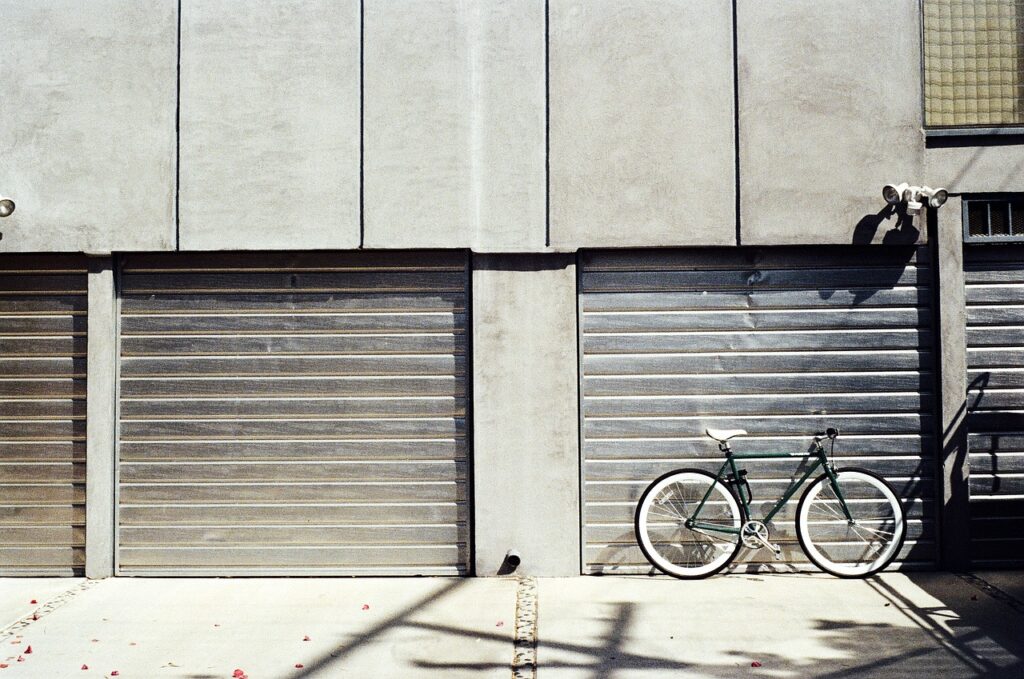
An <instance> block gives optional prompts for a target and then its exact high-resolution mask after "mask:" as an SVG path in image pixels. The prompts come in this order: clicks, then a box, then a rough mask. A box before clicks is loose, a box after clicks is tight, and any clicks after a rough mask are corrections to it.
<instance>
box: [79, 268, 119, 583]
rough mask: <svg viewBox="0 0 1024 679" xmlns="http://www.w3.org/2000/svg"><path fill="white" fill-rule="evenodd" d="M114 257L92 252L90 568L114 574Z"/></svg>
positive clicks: (100, 574) (95, 573)
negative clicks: (96, 255)
mask: <svg viewBox="0 0 1024 679" xmlns="http://www.w3.org/2000/svg"><path fill="white" fill-rule="evenodd" d="M115 308H116V299H115V293H114V267H113V262H112V260H111V258H110V257H91V258H89V325H88V334H89V343H88V347H89V348H88V352H89V354H88V357H87V362H88V365H89V379H88V380H87V389H88V393H87V401H86V407H87V409H88V410H87V413H86V417H87V422H88V427H87V429H86V441H85V445H86V460H87V462H88V464H86V468H85V471H86V498H85V510H86V519H85V529H86V533H85V574H86V576H87V577H90V578H106V577H109V576H111V575H113V574H114V533H115V526H114V475H115V472H114V468H115V464H116V462H115V456H116V454H115V452H114V451H115V442H114V438H115V434H114V432H115V430H116V428H117V421H116V420H117V418H116V417H115V414H114V403H115V402H116V401H117V396H116V387H115V384H114V383H115V381H116V377H115V375H116V374H117V330H116V327H117V319H116V313H115Z"/></svg>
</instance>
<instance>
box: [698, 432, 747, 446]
mask: <svg viewBox="0 0 1024 679" xmlns="http://www.w3.org/2000/svg"><path fill="white" fill-rule="evenodd" d="M704 433H705V434H707V435H708V436H710V437H711V438H713V439H715V440H716V441H718V442H719V443H725V442H726V441H728V440H729V439H731V438H733V437H734V436H746V435H747V430H746V429H705V430H704Z"/></svg>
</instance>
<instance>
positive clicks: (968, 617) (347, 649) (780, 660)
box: [290, 573, 1024, 679]
mask: <svg viewBox="0 0 1024 679" xmlns="http://www.w3.org/2000/svg"><path fill="white" fill-rule="evenodd" d="M908 577H909V580H910V582H911V583H912V584H913V586H915V588H916V591H915V592H914V593H913V596H911V595H909V594H908V593H906V592H902V591H900V590H899V589H898V583H905V582H907V581H906V580H896V581H893V580H891V579H887V578H885V577H882V578H872V579H869V580H868V581H867V584H868V586H869V587H870V589H871V590H873V594H872V595H871V596H874V595H877V597H878V599H877V601H878V605H879V606H884V607H892V608H891V609H890V611H891V614H890V615H889V616H888V617H887V618H886V619H887V620H890V621H891V622H864V621H859V620H849V619H841V618H836V617H828V616H827V610H828V609H827V602H822V611H823V613H825V614H824V615H823V616H822V617H820V618H816V619H814V620H813V621H809V623H808V625H807V627H806V629H807V630H808V635H807V636H808V638H806V639H800V640H794V641H800V642H803V646H802V648H801V649H800V650H799V651H798V650H795V649H793V648H791V649H789V650H787V648H786V647H785V644H782V648H780V649H779V650H778V651H775V652H762V651H759V650H758V648H757V646H758V645H761V646H764V645H765V642H764V641H763V639H762V640H761V641H759V642H757V643H756V644H748V643H746V642H745V641H744V638H745V636H746V632H747V630H748V629H751V626H759V627H761V628H767V627H769V626H770V625H771V624H772V621H771V620H758V619H745V620H742V621H736V623H735V625H734V626H733V627H732V628H730V629H723V635H727V636H729V638H728V639H727V642H726V643H725V645H724V648H725V649H727V650H724V651H722V652H719V653H717V654H713V655H711V656H709V657H713V658H715V660H714V661H711V662H707V661H704V660H698V658H700V656H701V655H702V652H701V649H696V651H695V648H694V642H693V641H689V642H687V640H686V638H685V637H676V639H677V640H674V641H671V642H670V641H669V639H671V637H669V636H668V635H669V633H670V631H671V630H662V631H664V637H665V638H664V639H663V640H660V641H659V640H657V639H653V640H652V635H651V627H650V625H649V624H648V625H647V626H646V627H645V626H643V625H641V624H640V623H642V622H644V621H643V620H642V616H643V615H644V611H643V609H642V606H641V605H639V604H637V603H635V602H615V603H610V604H608V609H607V613H606V614H604V615H602V616H601V617H600V619H599V620H598V621H597V622H598V623H599V624H601V625H603V627H602V628H601V629H603V631H602V632H600V633H594V634H590V635H584V634H583V633H580V634H579V635H578V636H576V637H574V638H564V637H563V638H550V637H549V636H547V635H545V629H544V615H543V608H544V604H543V601H541V602H539V608H540V610H541V615H540V623H539V630H538V636H539V639H538V646H539V648H538V658H537V661H538V668H537V675H536V676H538V677H539V679H548V678H549V677H550V678H559V677H572V678H573V679H634V678H638V677H652V678H653V677H669V676H671V677H696V676H702V677H723V678H724V677H735V676H751V677H759V676H760V677H769V676H772V677H779V676H792V677H829V678H830V679H853V678H860V677H984V678H987V679H1004V678H1005V679H1009V678H1011V677H1012V678H1014V679H1020V678H1021V677H1024V635H1022V634H1020V629H1021V628H1022V627H1024V615H1022V614H1021V613H1020V612H1019V611H1018V610H1013V609H1012V608H1011V607H1009V606H1006V605H1005V604H1004V603H1002V602H1000V601H996V600H994V599H992V598H991V597H988V596H987V595H986V594H985V593H984V592H982V591H981V590H980V589H977V588H973V587H971V586H970V585H969V584H967V583H966V582H965V581H962V580H960V579H958V578H954V577H951V576H950V575H949V574H939V573H921V574H911V575H910V576H908ZM464 582H465V581H462V580H459V581H454V582H451V583H449V584H446V585H445V586H444V587H442V588H440V589H439V590H438V591H436V592H434V593H433V594H431V595H430V596H427V597H424V598H422V599H421V600H419V601H417V602H415V603H413V604H411V605H409V606H407V607H405V608H404V609H402V610H401V611H400V612H398V613H396V614H395V615H393V616H391V617H389V618H388V619H386V620H384V621H382V622H380V623H378V624H377V625H375V626H373V627H372V628H370V629H368V630H367V631H365V632H363V633H361V634H358V635H356V636H355V637H353V638H351V639H349V640H347V641H346V642H345V643H344V644H342V645H340V646H338V647H337V648H335V649H334V650H333V651H332V652H331V653H330V654H329V655H326V656H324V657H322V658H321V659H319V660H318V661H316V662H312V663H308V664H307V666H306V667H305V668H304V669H302V670H301V671H296V673H295V674H293V675H290V676H292V677H294V678H295V679H299V678H301V677H307V676H311V675H313V674H317V675H319V676H334V673H336V672H338V671H343V669H344V665H343V663H344V661H345V659H346V657H347V656H349V655H350V654H351V653H353V652H354V651H356V650H357V649H359V648H360V647H361V646H364V645H365V644H367V643H372V642H375V641H376V642H377V643H379V639H378V637H381V636H382V635H383V634H384V633H386V632H388V631H390V630H393V629H396V628H403V629H406V630H416V631H418V632H423V633H425V634H429V635H430V636H432V637H438V638H441V637H446V638H448V639H459V638H462V639H465V640H466V641H467V642H472V641H477V640H484V641H490V642H499V643H508V645H509V656H508V660H509V661H508V662H507V663H503V662H465V661H459V660H455V659H454V658H453V659H450V660H445V658H443V657H441V658H437V659H434V658H429V657H427V654H426V652H425V653H424V655H423V656H422V657H420V658H410V660H409V662H410V668H413V667H415V668H417V669H419V670H423V671H427V672H431V673H436V675H437V676H448V675H449V674H453V673H463V674H472V673H485V672H493V673H499V672H502V671H511V670H512V669H513V667H512V644H511V643H509V635H508V634H507V633H505V634H499V633H495V632H483V631H481V630H478V629H471V628H469V627H463V626H459V625H446V624H435V623H432V622H425V621H422V620H416V619H414V618H413V616H414V614H416V613H418V612H421V611H422V610H423V609H425V608H427V607H428V606H431V605H434V604H437V603H440V602H442V600H444V599H445V598H446V597H448V596H449V595H451V594H452V593H453V592H454V590H456V589H457V588H459V587H460V585H461V584H462V583H464ZM894 582H895V583H897V584H894ZM951 582H952V583H953V584H952V585H951V584H950V583H951ZM922 601H924V602H926V603H922ZM784 614H785V613H784V612H780V615H784ZM686 615H692V612H691V611H680V616H681V617H682V616H686ZM717 620H718V621H719V622H721V617H720V616H719V617H718V618H717ZM691 622H692V620H691ZM659 634H660V632H659ZM645 635H646V636H645ZM807 648H812V649H814V650H813V652H811V653H808V652H807ZM672 649H678V650H679V655H680V656H681V657H673V653H672ZM704 655H706V654H704ZM755 661H756V662H758V663H760V666H757V667H754V666H751V663H752V662H755Z"/></svg>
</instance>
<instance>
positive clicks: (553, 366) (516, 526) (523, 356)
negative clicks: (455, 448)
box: [472, 255, 580, 576]
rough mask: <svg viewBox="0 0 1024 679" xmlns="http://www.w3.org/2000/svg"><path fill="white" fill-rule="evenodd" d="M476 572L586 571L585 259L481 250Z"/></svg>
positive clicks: (476, 305) (477, 274) (476, 307)
mask: <svg viewBox="0 0 1024 679" xmlns="http://www.w3.org/2000/svg"><path fill="white" fill-rule="evenodd" d="M472 294H473V456H474V459H473V524H474V540H475V571H476V574H477V575H484V576H486V575H495V574H498V573H499V570H501V566H502V563H503V561H504V557H505V554H506V552H507V551H508V550H510V549H515V550H518V552H519V553H520V554H521V556H522V564H521V565H520V567H519V568H518V570H517V571H516V573H519V574H529V575H545V576H566V575H579V573H580V466H579V465H580V455H579V396H578V372H579V365H578V355H577V330H576V265H575V258H574V257H573V256H571V255H474V257H473V291H472Z"/></svg>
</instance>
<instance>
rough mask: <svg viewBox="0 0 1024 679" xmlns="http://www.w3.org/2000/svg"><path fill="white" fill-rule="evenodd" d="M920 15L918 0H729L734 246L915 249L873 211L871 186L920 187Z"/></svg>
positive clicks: (878, 199) (904, 232) (911, 236)
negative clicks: (736, 146)
mask: <svg viewBox="0 0 1024 679" xmlns="http://www.w3.org/2000/svg"><path fill="white" fill-rule="evenodd" d="M919 12H920V9H919V5H918V2H917V0H839V1H837V2H820V1H819V0H739V3H738V19H737V21H738V28H737V35H738V48H737V51H738V55H739V84H738V89H739V110H740V116H739V135H740V196H741V208H740V211H741V241H742V243H743V244H744V245H748V244H749V245H783V244H789V243H794V244H795V243H850V242H857V243H869V242H883V241H884V242H887V243H888V242H893V243H897V242H908V241H909V242H913V241H914V240H915V236H916V231H914V230H908V229H904V228H900V229H899V230H898V231H894V230H893V229H894V225H895V222H896V219H895V217H890V218H888V219H884V218H883V217H882V216H881V215H879V214H878V213H879V212H880V211H881V210H883V209H884V208H885V207H886V203H885V201H884V200H882V193H881V192H882V186H884V185H885V184H888V183H900V182H908V183H910V184H920V183H923V182H925V181H926V180H925V179H923V151H924V144H923V139H922V137H921V131H920V126H921V115H922V114H921V74H920V61H921V52H920V15H919ZM913 226H914V228H915V229H917V230H918V231H920V232H921V238H922V239H923V237H924V232H925V229H924V227H923V225H922V224H921V223H917V224H914V225H913Z"/></svg>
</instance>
